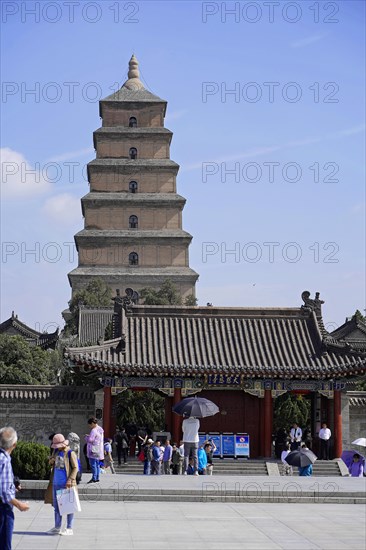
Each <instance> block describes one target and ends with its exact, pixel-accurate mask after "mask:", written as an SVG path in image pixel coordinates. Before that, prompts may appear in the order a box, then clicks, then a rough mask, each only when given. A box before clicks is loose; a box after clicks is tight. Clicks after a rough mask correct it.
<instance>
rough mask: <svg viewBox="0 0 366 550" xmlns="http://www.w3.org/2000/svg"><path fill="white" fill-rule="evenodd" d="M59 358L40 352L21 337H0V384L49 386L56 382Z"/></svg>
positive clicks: (37, 347) (48, 352) (5, 335)
mask: <svg viewBox="0 0 366 550" xmlns="http://www.w3.org/2000/svg"><path fill="white" fill-rule="evenodd" d="M60 364H61V361H60V357H59V354H58V352H57V351H54V350H47V351H45V350H42V349H41V348H40V347H39V346H34V345H31V344H29V343H28V342H27V341H26V340H24V338H22V337H21V336H9V335H7V334H1V335H0V384H50V383H54V382H56V379H57V373H58V369H59V368H60Z"/></svg>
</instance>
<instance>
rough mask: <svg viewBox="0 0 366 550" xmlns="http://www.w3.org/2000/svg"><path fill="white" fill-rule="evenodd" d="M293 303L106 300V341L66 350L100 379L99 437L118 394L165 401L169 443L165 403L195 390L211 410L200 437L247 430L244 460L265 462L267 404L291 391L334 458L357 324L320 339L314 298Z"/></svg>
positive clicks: (363, 348)
mask: <svg viewBox="0 0 366 550" xmlns="http://www.w3.org/2000/svg"><path fill="white" fill-rule="evenodd" d="M302 299H303V301H304V304H303V305H302V306H301V307H297V308H225V307H220V308H216V307H184V306H141V305H136V304H134V303H133V300H132V299H131V293H128V295H126V296H125V297H121V296H117V297H116V298H115V299H114V301H115V305H114V311H113V312H111V315H112V317H113V327H114V334H113V336H114V338H113V339H112V340H110V341H105V342H103V341H100V342H99V344H97V345H95V346H88V347H86V346H82V347H79V348H69V349H68V350H66V359H67V360H68V362H69V365H70V366H72V367H73V368H74V369H75V368H79V369H81V370H82V371H83V372H85V373H91V372H93V371H94V372H95V373H98V375H99V376H100V378H101V380H102V384H103V385H104V404H103V426H104V429H105V431H106V433H107V434H108V435H111V434H113V433H114V429H115V421H116V419H115V416H114V413H113V411H114V403H113V401H114V400H115V399H116V397H115V396H116V394H118V393H119V392H123V391H124V390H125V389H127V388H132V389H134V388H135V389H138V390H141V389H151V390H153V391H156V392H158V393H160V394H161V395H164V396H165V423H166V428H167V430H168V431H170V432H171V433H172V435H173V439H174V440H175V441H179V439H180V437H181V417H179V416H177V415H175V414H174V413H172V407H173V405H174V404H176V403H177V402H179V401H180V400H181V399H182V398H183V397H186V396H189V395H194V394H199V395H200V396H202V397H206V398H208V399H210V400H212V401H214V402H215V403H216V404H217V405H218V406H219V408H220V413H219V414H217V415H216V416H213V417H209V418H205V419H202V420H201V430H202V431H203V432H206V433H208V432H234V433H241V432H244V433H248V434H249V436H250V442H251V457H252V458H256V457H270V456H271V450H272V431H273V407H274V401H275V399H276V398H278V397H279V396H280V395H283V394H284V393H286V392H290V393H294V394H297V395H299V394H300V395H302V396H306V398H309V399H310V400H311V431H312V433H313V434H316V433H317V432H318V431H319V429H320V424H321V422H324V421H325V422H327V423H328V425H329V426H330V427H331V430H332V434H333V443H334V449H333V454H334V456H335V457H340V455H341V452H342V407H344V406H346V401H347V399H346V397H345V392H346V389H347V387H348V388H349V389H353V384H354V381H355V380H357V379H360V378H361V377H363V379H364V375H365V373H366V325H365V323H363V321H361V320H359V319H356V318H354V317H353V318H352V319H351V320H349V321H347V322H346V323H345V324H344V325H343V326H342V327H340V328H339V329H337V330H336V331H334V332H333V333H329V332H327V330H326V329H325V327H324V323H323V318H322V311H321V305H322V303H323V302H322V300H320V299H319V293H317V294H316V297H315V299H311V298H310V293H309V292H303V293H302ZM86 313H87V312H85V316H84V319H85V320H86V324H87V326H88V327H89V328H88V330H89V336H88V337H89V338H90V337H92V335H91V333H90V330H91V327H90V318H89V317H88V315H87V314H86ZM93 315H94V318H95V321H96V322H95V326H96V327H98V322H97V318H98V315H97V312H96V311H94V313H93ZM101 315H104V316H105V312H104V311H103V312H102V313H101ZM106 321H107V319H106ZM342 394H343V395H344V399H343V400H342Z"/></svg>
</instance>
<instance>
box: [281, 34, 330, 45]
mask: <svg viewBox="0 0 366 550" xmlns="http://www.w3.org/2000/svg"><path fill="white" fill-rule="evenodd" d="M328 34H329V33H327V32H326V33H323V34H313V35H311V36H306V37H305V38H300V40H296V41H295V42H291V44H290V46H291V48H303V47H304V46H308V45H309V44H314V42H319V40H322V39H323V38H325V37H326V36H328Z"/></svg>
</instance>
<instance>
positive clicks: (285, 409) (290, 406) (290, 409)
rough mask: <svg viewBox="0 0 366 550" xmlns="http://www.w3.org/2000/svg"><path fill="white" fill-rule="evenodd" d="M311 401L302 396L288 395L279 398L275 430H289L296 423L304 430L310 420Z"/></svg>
mask: <svg viewBox="0 0 366 550" xmlns="http://www.w3.org/2000/svg"><path fill="white" fill-rule="evenodd" d="M310 407H311V405H310V401H308V400H307V399H304V398H303V397H302V395H292V394H291V393H286V394H284V395H281V396H280V397H278V398H277V399H276V401H275V406H274V429H275V430H278V429H279V428H285V430H288V429H289V428H290V427H291V426H292V424H293V423H294V422H296V423H297V424H298V425H299V426H301V427H302V428H304V427H305V426H307V424H308V423H309V420H310Z"/></svg>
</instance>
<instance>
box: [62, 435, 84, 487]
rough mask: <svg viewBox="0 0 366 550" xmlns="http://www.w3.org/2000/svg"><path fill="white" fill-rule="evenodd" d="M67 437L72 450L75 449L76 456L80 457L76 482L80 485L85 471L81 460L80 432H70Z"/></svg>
mask: <svg viewBox="0 0 366 550" xmlns="http://www.w3.org/2000/svg"><path fill="white" fill-rule="evenodd" d="M66 439H67V440H68V441H69V447H70V449H71V451H74V453H75V454H76V458H77V459H78V473H77V474H76V484H77V485H79V483H80V481H81V476H82V473H83V469H82V467H81V460H80V437H79V436H78V434H76V433H74V432H70V433H68V434H67V436H66ZM69 453H70V451H69ZM69 458H70V457H69Z"/></svg>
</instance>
